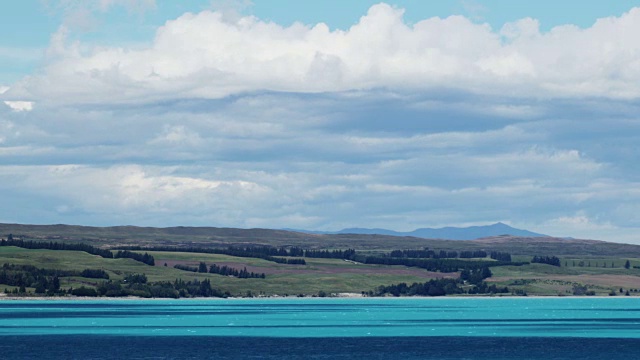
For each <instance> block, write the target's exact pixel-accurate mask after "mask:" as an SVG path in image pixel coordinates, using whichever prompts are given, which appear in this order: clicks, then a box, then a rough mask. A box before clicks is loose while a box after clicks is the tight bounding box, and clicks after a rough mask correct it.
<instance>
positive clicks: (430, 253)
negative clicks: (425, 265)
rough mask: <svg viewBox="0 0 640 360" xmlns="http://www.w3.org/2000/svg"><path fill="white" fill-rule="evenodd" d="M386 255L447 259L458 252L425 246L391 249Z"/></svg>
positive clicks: (453, 256)
mask: <svg viewBox="0 0 640 360" xmlns="http://www.w3.org/2000/svg"><path fill="white" fill-rule="evenodd" d="M387 256H388V257H395V258H409V259H447V258H449V259H452V258H457V257H458V252H457V251H445V250H440V251H439V252H435V251H434V250H429V249H428V248H425V249H423V250H393V251H391V252H390V253H389V254H388V255H387ZM485 256H486V254H485Z"/></svg>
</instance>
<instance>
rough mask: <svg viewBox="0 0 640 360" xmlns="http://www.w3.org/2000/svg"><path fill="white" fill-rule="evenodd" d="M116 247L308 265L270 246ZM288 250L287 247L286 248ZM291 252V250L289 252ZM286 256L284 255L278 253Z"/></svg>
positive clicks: (302, 260)
mask: <svg viewBox="0 0 640 360" xmlns="http://www.w3.org/2000/svg"><path fill="white" fill-rule="evenodd" d="M114 249H120V250H132V251H142V250H146V251H165V252H188V253H201V254H220V255H229V256H235V257H245V258H257V259H263V260H266V261H271V262H275V263H278V264H288V265H306V261H305V260H304V259H299V258H292V259H287V258H283V257H276V256H274V255H271V254H273V253H274V252H273V251H272V250H273V249H276V252H277V251H278V249H277V248H272V247H268V246H258V247H253V246H244V247H239V246H229V247H227V248H204V247H193V246H189V247H178V246H150V247H144V248H143V247H141V246H119V247H116V248H114ZM285 250H286V249H285ZM287 253H289V252H287ZM277 256H284V255H277Z"/></svg>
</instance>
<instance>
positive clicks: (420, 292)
mask: <svg viewBox="0 0 640 360" xmlns="http://www.w3.org/2000/svg"><path fill="white" fill-rule="evenodd" d="M461 285H462V282H461V280H459V279H436V280H429V281H427V282H425V283H413V284H411V285H407V284H406V283H400V284H397V285H395V284H394V285H390V286H380V287H378V288H377V289H376V290H375V291H370V292H369V293H368V294H367V295H369V296H384V295H392V296H445V295H454V294H465V293H467V294H499V293H508V292H509V289H508V288H506V287H504V288H499V287H497V286H496V285H487V283H486V282H484V281H482V282H481V283H480V284H478V285H474V286H473V287H472V288H470V289H468V290H467V291H465V289H463V288H462V287H461Z"/></svg>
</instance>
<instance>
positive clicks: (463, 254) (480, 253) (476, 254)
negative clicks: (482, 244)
mask: <svg viewBox="0 0 640 360" xmlns="http://www.w3.org/2000/svg"><path fill="white" fill-rule="evenodd" d="M486 257H487V252H486V251H484V250H475V251H468V250H467V251H460V258H462V259H471V258H486ZM509 261H511V260H509Z"/></svg>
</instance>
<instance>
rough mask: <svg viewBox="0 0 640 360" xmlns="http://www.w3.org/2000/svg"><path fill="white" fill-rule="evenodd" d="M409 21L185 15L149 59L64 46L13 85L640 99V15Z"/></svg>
mask: <svg viewBox="0 0 640 360" xmlns="http://www.w3.org/2000/svg"><path fill="white" fill-rule="evenodd" d="M127 3H128V2H127ZM113 4H115V3H114V2H113V1H106V2H104V5H103V6H111V5H113ZM402 16H403V10H401V9H397V8H393V7H391V6H389V5H386V4H379V5H375V6H372V7H371V8H370V9H369V11H368V13H367V14H366V15H365V16H363V17H362V18H361V19H360V21H359V22H358V23H357V24H355V25H353V26H352V27H351V28H350V29H348V30H335V31H330V30H329V28H328V27H327V26H326V25H325V24H322V23H319V24H317V25H314V26H305V25H302V24H299V23H296V24H293V25H291V26H289V27H283V26H281V25H278V24H275V23H270V22H264V21H262V20H260V19H257V18H255V17H252V16H244V17H238V18H234V19H228V18H225V16H224V15H223V13H222V12H211V11H203V12H200V13H197V14H192V13H187V14H184V15H182V16H181V17H179V18H177V19H175V20H172V21H168V22H167V23H166V24H165V25H164V26H162V27H161V28H159V29H158V31H157V33H156V37H155V39H153V42H152V43H151V44H150V45H149V46H148V47H147V48H146V49H133V48H116V47H111V48H104V47H101V48H93V49H91V50H90V51H84V52H82V51H80V52H79V51H78V50H77V46H76V45H73V44H65V45H64V46H63V51H62V53H61V57H60V58H58V59H56V60H55V61H53V62H52V63H50V64H49V65H48V66H47V67H46V68H45V71H44V75H36V76H32V77H29V78H27V79H25V80H24V81H22V82H19V83H18V84H15V87H16V88H17V89H15V90H14V91H16V92H17V93H21V94H24V95H25V96H27V95H32V96H34V97H36V98H44V99H50V100H55V101H61V102H103V101H106V102H111V101H116V102H122V101H128V102H132V101H133V102H135V101H146V100H149V99H157V98H176V97H185V98H186V97H205V98H220V97H224V96H227V95H230V94H236V93H241V92H245V91H256V90H272V91H293V92H323V91H344V90H358V89H369V88H379V87H387V88H394V89H399V90H410V89H434V88H439V87H447V88H458V89H462V90H465V91H471V92H477V93H483V94H487V93H501V94H505V93H509V94H512V95H513V96H525V95H526V96H547V97H549V96H566V97H574V96H601V97H608V98H637V97H638V96H640V85H639V84H640V60H638V59H640V45H639V44H638V42H637V41H636V39H635V37H634V36H633V35H632V34H636V33H639V32H640V8H638V9H632V10H630V11H629V12H628V13H626V14H623V15H622V16H620V17H617V18H614V17H612V18H606V19H601V20H599V21H598V22H596V23H595V24H594V25H593V26H592V27H591V28H588V29H580V28H577V27H574V26H560V27H556V28H553V29H552V30H550V31H549V32H547V33H541V32H540V31H539V28H538V23H537V21H536V20H534V19H529V18H527V19H522V20H519V21H517V22H515V23H512V24H506V25H505V26H504V27H503V28H502V29H501V30H500V31H499V32H494V31H492V29H491V28H490V27H489V26H488V25H484V24H475V23H473V22H471V21H470V20H468V19H467V18H464V17H461V16H451V17H448V18H445V19H440V18H431V19H426V20H423V21H419V22H417V23H415V24H414V25H412V26H410V25H407V24H406V23H405V22H404V21H403V18H402ZM52 46H54V47H56V48H59V47H60V45H58V43H57V42H56V43H55V44H54V45H52ZM84 47H86V45H84ZM18 88H19V89H18Z"/></svg>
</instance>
